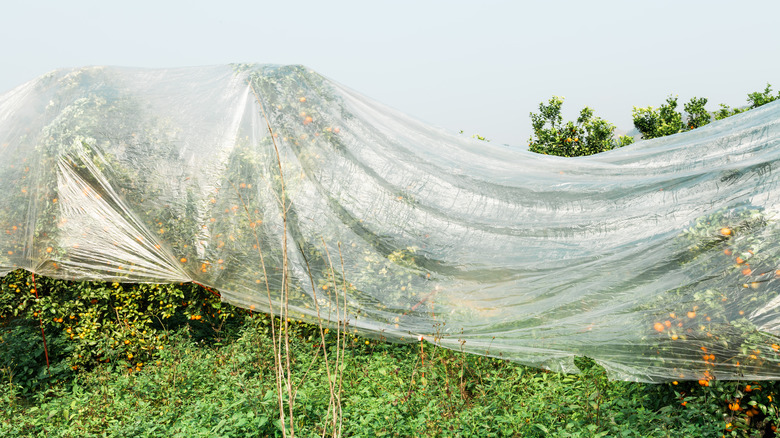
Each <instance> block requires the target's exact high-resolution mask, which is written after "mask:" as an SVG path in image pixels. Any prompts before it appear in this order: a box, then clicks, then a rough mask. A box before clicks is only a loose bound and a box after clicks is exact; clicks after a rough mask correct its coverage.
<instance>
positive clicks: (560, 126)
mask: <svg viewBox="0 0 780 438" xmlns="http://www.w3.org/2000/svg"><path fill="white" fill-rule="evenodd" d="M562 106H563V98H562V97H558V96H553V97H552V98H551V99H550V100H549V102H548V104H547V105H545V104H544V102H542V103H540V104H539V114H535V113H531V122H532V125H533V130H534V133H533V135H532V136H531V138H530V139H529V144H528V150H529V151H531V152H536V153H539V154H545V155H558V156H562V157H579V156H583V155H592V154H597V153H599V152H604V151H608V150H610V149H614V148H617V147H622V146H626V145H628V144H631V143H632V142H633V138H631V137H627V136H621V137H620V138H618V139H614V138H613V137H614V132H615V126H614V125H612V124H611V123H609V122H607V121H606V120H604V119H602V118H600V117H594V115H593V110H592V109H590V108H588V107H585V108H583V109H582V111H580V116H579V118H578V119H577V122H576V123H575V122H571V121H569V122H566V123H565V124H564V123H563V117H562V116H561V107H562Z"/></svg>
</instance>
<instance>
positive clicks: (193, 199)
mask: <svg viewBox="0 0 780 438" xmlns="http://www.w3.org/2000/svg"><path fill="white" fill-rule="evenodd" d="M269 125H270V128H271V131H269ZM271 132H272V133H273V134H271ZM277 150H278V155H277ZM778 159H780V106H778V105H777V104H769V105H766V106H764V107H761V108H759V109H755V110H752V111H749V112H747V113H743V114H739V115H736V116H733V117H730V118H728V119H725V120H722V121H719V122H715V123H712V124H710V125H708V126H705V127H703V128H699V129H696V130H694V131H691V132H688V133H685V134H679V135H674V136H670V137H665V138H660V139H655V140H650V141H642V142H639V143H637V144H634V145H631V146H628V147H625V148H622V149H619V150H614V151H610V152H606V153H603V154H599V155H595V156H590V157H583V158H559V157H551V156H543V155H537V154H533V153H529V152H525V151H518V150H516V149H512V148H508V147H505V146H500V145H494V144H491V143H486V142H478V141H475V140H472V139H469V138H464V137H462V136H457V135H453V134H450V133H447V132H444V131H442V130H440V129H435V128H432V127H430V126H428V125H426V124H424V123H421V122H419V121H417V120H415V119H413V118H410V117H408V116H405V115H404V114H402V113H400V112H398V111H395V110H393V109H390V108H388V107H385V106H383V105H380V104H378V103H376V102H374V101H372V100H370V99H367V98H366V97H364V96H361V95H360V94H358V93H356V92H354V91H352V90H350V89H348V88H346V87H344V86H342V85H340V84H338V83H336V82H333V81H331V80H329V79H327V78H324V77H322V76H320V75H318V74H317V73H315V72H312V71H310V70H308V69H306V68H304V67H300V66H286V67H280V66H268V65H233V66H217V67H205V68H185V69H169V70H144V69H130V68H113V67H90V68H81V69H73V70H58V71H55V72H52V73H49V74H47V75H44V76H42V77H40V78H38V79H36V80H33V81H31V82H29V83H27V84H24V85H21V86H19V87H17V88H15V89H13V90H11V91H9V92H7V93H5V94H3V95H2V96H0V275H4V274H6V273H7V272H9V271H10V270H13V269H17V268H24V269H27V270H29V271H33V272H36V273H38V274H42V275H46V276H51V277H58V278H68V279H91V280H105V281H121V282H186V281H195V282H198V283H201V284H204V285H207V286H210V287H213V288H215V289H217V290H219V291H220V292H221V294H222V296H223V299H224V300H226V301H228V302H230V303H233V304H235V305H238V306H242V307H251V308H256V309H259V310H266V311H268V310H269V295H270V297H271V302H272V303H273V305H274V306H277V305H278V298H279V296H280V295H279V292H278V291H279V290H280V286H281V284H282V277H283V274H284V267H283V263H282V262H283V259H284V257H283V252H284V251H283V249H284V247H285V243H286V245H287V250H288V254H287V255H288V257H287V259H288V262H289V263H288V268H287V269H288V273H289V280H290V281H289V287H290V295H289V297H290V309H291V312H292V313H293V314H294V315H295V316H296V317H299V318H302V319H308V320H315V319H316V314H317V310H318V309H319V312H320V315H321V316H322V317H324V318H331V319H334V320H335V319H336V318H337V317H338V315H340V313H339V312H341V311H342V310H339V309H342V305H343V304H344V303H343V302H339V303H338V306H337V302H336V294H337V293H339V294H343V293H344V292H345V290H346V294H347V300H346V310H347V315H348V319H349V324H350V327H351V328H355V329H357V330H359V331H361V332H362V333H364V334H369V335H375V336H383V337H385V338H388V339H391V340H406V341H410V340H416V339H417V338H418V336H420V335H422V336H424V337H425V339H427V340H429V341H431V342H438V343H440V344H441V345H444V346H447V347H449V348H453V349H458V350H463V351H469V352H474V353H478V354H487V355H493V356H499V357H503V358H507V359H512V360H517V361H519V362H522V363H525V364H530V365H535V366H542V367H547V368H551V369H555V370H563V371H576V368H575V367H574V365H573V361H572V358H573V357H574V356H575V355H584V356H589V357H592V358H594V359H596V360H597V361H598V362H599V363H601V364H602V365H604V366H605V367H606V368H607V370H608V371H609V372H610V373H611V375H612V376H613V377H615V378H621V379H628V380H640V381H664V380H672V379H712V378H718V379H734V378H748V379H764V378H777V377H780V365H779V362H780V356H779V355H780V353H778V350H779V349H780V339H779V338H778V337H777V335H778V334H780V315H779V314H778V310H777V309H778V304H780V294H778V291H780V278H778V277H780V271H778V269H780V266H778V265H779V264H780V245H778V244H779V243H780V224H779V223H778V209H779V208H780V187H778V172H776V171H775V169H776V168H777V166H778ZM342 263H343V267H342ZM312 283H313V286H314V287H312ZM342 317H343V315H342Z"/></svg>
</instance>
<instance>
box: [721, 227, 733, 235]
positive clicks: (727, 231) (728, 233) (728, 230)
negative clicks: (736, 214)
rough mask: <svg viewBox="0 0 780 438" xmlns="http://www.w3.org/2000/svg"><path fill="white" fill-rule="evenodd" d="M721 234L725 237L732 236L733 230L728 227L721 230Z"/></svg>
mask: <svg viewBox="0 0 780 438" xmlns="http://www.w3.org/2000/svg"><path fill="white" fill-rule="evenodd" d="M720 234H723V235H724V236H731V228H728V227H723V228H721V229H720Z"/></svg>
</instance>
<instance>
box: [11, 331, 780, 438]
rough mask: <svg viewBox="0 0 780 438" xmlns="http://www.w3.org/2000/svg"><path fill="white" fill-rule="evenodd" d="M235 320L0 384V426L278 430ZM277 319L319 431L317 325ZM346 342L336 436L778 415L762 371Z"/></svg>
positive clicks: (78, 431) (770, 419)
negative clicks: (40, 384)
mask: <svg viewBox="0 0 780 438" xmlns="http://www.w3.org/2000/svg"><path fill="white" fill-rule="evenodd" d="M243 321H244V325H243V327H242V328H241V330H240V331H234V332H232V333H231V334H230V335H229V336H228V337H227V338H226V339H223V342H222V343H219V344H216V343H209V342H206V343H204V342H202V341H200V340H199V339H198V338H197V337H196V336H195V334H194V331H193V329H194V328H195V327H196V326H194V325H190V326H189V327H187V326H182V327H181V328H180V329H178V330H176V331H172V332H170V334H169V336H168V337H167V338H166V342H167V343H166V348H165V349H163V350H161V351H159V352H158V354H157V356H156V358H155V359H154V360H152V361H151V362H150V363H149V365H147V366H145V367H143V368H142V369H141V371H134V372H132V373H131V372H128V370H127V369H126V368H125V367H124V366H118V365H116V364H113V363H100V364H98V365H96V366H95V367H94V368H92V369H90V370H85V369H79V370H78V371H75V372H73V374H72V376H70V377H69V378H67V379H62V380H61V381H59V382H52V383H51V384H50V385H49V386H48V387H47V388H46V389H45V390H43V389H41V390H38V391H36V392H32V393H27V394H26V395H24V394H20V392H19V391H18V388H19V386H18V385H16V384H14V383H11V382H7V381H6V382H3V383H0V402H1V403H3V404H4V406H5V407H6V408H5V409H4V410H3V412H2V414H0V435H2V436H8V437H21V436H24V437H34V436H79V437H93V436H94V437H97V436H138V437H157V436H204V437H205V436H226V437H230V436H235V437H239V436H241V437H243V436H281V429H280V425H279V423H278V414H277V412H276V410H277V409H278V403H277V401H276V392H275V391H276V389H275V384H274V379H273V376H272V373H273V371H272V370H273V366H272V365H273V361H274V358H273V352H272V349H271V342H272V340H271V337H270V333H269V332H270V322H271V321H270V319H269V318H268V317H266V316H261V315H253V316H251V317H250V316H246V317H245V318H244V319H243ZM289 330H290V334H291V348H292V349H293V356H292V357H293V358H294V361H293V363H292V367H293V372H294V373H295V374H296V375H297V376H299V377H301V379H300V383H299V385H298V387H297V394H296V398H297V402H296V408H295V409H296V411H295V412H296V413H295V421H296V431H297V432H298V434H299V435H300V436H321V435H322V430H323V429H322V428H323V422H322V419H323V417H324V414H325V411H326V410H327V408H328V401H327V399H328V389H327V388H328V385H327V383H326V380H327V373H326V371H325V369H324V368H325V367H324V361H323V360H322V354H321V349H320V340H319V335H317V334H316V332H317V331H318V329H317V328H316V327H315V326H310V325H307V324H302V323H297V322H294V321H293V322H292V323H291V324H290V326H289ZM334 337H335V336H334V334H333V333H330V334H329V335H328V337H327V339H326V342H327V345H328V346H329V347H328V348H335V342H334V341H335V339H334ZM347 342H348V345H347V349H346V350H345V354H346V356H345V362H344V363H345V365H344V370H345V371H344V376H343V378H344V387H343V404H344V406H343V409H344V429H343V435H344V436H352V435H356V436H429V437H432V436H463V437H465V436H469V437H472V436H474V437H502V436H523V437H547V436H553V437H555V436H557V437H564V436H566V437H577V436H581V437H592V436H626V437H667V436H721V435H722V434H728V435H729V436H751V434H753V435H755V434H756V433H766V434H765V435H764V436H770V430H771V427H772V426H773V425H774V424H776V422H777V421H778V417H777V412H778V410H777V403H776V400H775V396H774V393H775V392H776V391H777V390H778V389H780V385H777V384H776V383H775V382H760V383H759V384H755V383H753V382H718V381H713V382H712V384H711V385H710V386H707V387H703V386H701V385H699V384H697V383H696V382H679V383H677V384H660V385H646V384H638V383H631V382H620V381H610V380H608V379H607V375H606V372H605V371H604V369H603V368H602V367H600V366H598V365H597V364H595V363H594V362H593V361H591V360H589V359H586V358H579V359H577V362H576V363H577V365H578V366H579V367H580V369H581V370H582V373H581V374H579V375H567V374H558V373H550V372H547V371H545V370H538V369H533V368H527V367H524V366H521V365H518V364H515V363H512V362H508V361H503V360H499V359H493V358H487V357H481V356H474V355H470V354H464V353H460V352H457V351H451V350H446V349H441V348H438V347H436V346H435V345H432V344H428V343H414V344H407V345H398V344H389V343H384V342H376V341H371V340H367V339H364V338H359V337H356V336H349V337H348V338H347ZM737 399H739V400H738V401H737ZM735 403H738V405H739V408H736V407H735ZM729 423H730V424H729Z"/></svg>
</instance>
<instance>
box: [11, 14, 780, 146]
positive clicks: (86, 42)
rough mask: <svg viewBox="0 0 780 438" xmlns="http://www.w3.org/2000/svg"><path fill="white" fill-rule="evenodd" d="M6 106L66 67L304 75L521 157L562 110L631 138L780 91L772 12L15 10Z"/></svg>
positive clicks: (778, 41)
mask: <svg viewBox="0 0 780 438" xmlns="http://www.w3.org/2000/svg"><path fill="white" fill-rule="evenodd" d="M0 17H2V24H0V41H2V46H0V47H2V56H1V57H0V92H4V91H7V90H9V89H11V88H13V87H15V86H17V85H19V84H21V83H23V82H26V81H28V80H30V79H33V78H34V77H36V76H38V75H41V74H43V73H46V72H48V71H50V70H53V69H56V68H60V67H76V66H84V65H119V66H135V67H180V66H193V65H209V64H225V63H231V62H260V63H275V64H304V65H306V66H308V67H310V68H312V69H314V70H316V71H318V72H320V73H322V74H324V75H326V76H328V77H330V78H331V79H334V80H336V81H338V82H340V83H342V84H344V85H347V86H349V87H351V88H353V89H356V90H358V91H360V92H362V93H364V94H366V95H367V96H369V97H372V98H374V99H376V100H378V101H380V102H383V103H385V104H388V105H390V106H392V107H395V108H398V109H400V110H402V111H404V112H406V113H409V114H411V115H413V116H416V117H417V118H419V119H422V120H424V121H426V122H429V123H431V124H434V125H437V126H441V127H444V128H446V129H450V130H461V129H462V130H464V131H465V132H466V133H467V134H473V133H479V134H482V135H484V136H487V137H488V138H490V139H492V140H493V141H494V142H499V143H509V144H513V145H517V146H520V147H525V145H526V144H527V140H528V137H529V135H530V133H531V128H530V119H529V117H528V113H529V112H530V111H534V110H536V108H537V107H538V104H539V102H541V101H543V100H547V99H549V98H550V96H552V95H553V94H555V95H561V96H565V97H566V103H565V105H564V110H565V114H566V115H567V116H568V117H570V118H575V117H576V113H578V112H579V109H580V108H582V107H583V106H585V105H587V106H590V107H592V108H594V109H595V111H596V115H598V116H601V117H603V118H605V119H607V120H610V121H612V122H613V123H615V124H616V125H617V126H618V128H620V129H623V130H626V131H627V130H629V129H631V128H632V124H631V109H632V107H633V106H648V105H654V106H657V105H659V104H660V103H662V102H663V101H664V99H665V98H666V96H668V95H669V94H678V95H679V96H680V99H681V100H684V101H687V100H688V99H689V98H690V97H692V96H703V97H708V98H709V99H710V103H709V104H708V107H709V109H716V108H717V106H718V103H727V104H729V105H732V106H739V105H743V104H744V103H745V98H746V95H747V93H749V92H752V91H756V90H759V89H763V87H764V86H765V85H766V83H767V82H769V83H772V84H775V85H776V86H777V87H776V88H775V89H777V88H780V56H779V55H780V33H778V31H777V28H776V23H777V19H778V17H780V2H778V1H776V0H774V1H741V2H735V1H733V0H732V1H712V0H710V1H679V0H678V1H674V2H672V1H659V0H653V1H644V2H635V1H628V0H623V1H593V0H591V1H557V2H556V1H547V2H542V1H534V2H524V1H520V0H515V1H479V2H478V1H455V0H448V1H436V2H434V1H424V0H417V1H403V0H393V1H376V0H374V1H366V0H363V1H317V2H314V1H305V0H296V1H282V0H276V1H272V2H266V1H246V2H237V1H220V2H216V1H209V2H206V1H187V2H175V1H164V0H156V1H145V0H133V1H124V2H112V1H108V0H100V1H79V0H69V1H53V0H52V1H40V0H27V1H24V2H22V1H16V2H12V1H3V3H2V5H1V6H0Z"/></svg>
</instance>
